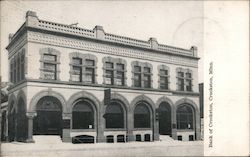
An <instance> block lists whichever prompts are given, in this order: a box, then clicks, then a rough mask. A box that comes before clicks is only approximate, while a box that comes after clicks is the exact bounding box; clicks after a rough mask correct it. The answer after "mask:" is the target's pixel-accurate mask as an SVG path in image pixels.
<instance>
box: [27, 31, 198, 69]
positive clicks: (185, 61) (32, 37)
mask: <svg viewBox="0 0 250 157" xmlns="http://www.w3.org/2000/svg"><path fill="white" fill-rule="evenodd" d="M28 42H36V43H41V44H48V45H54V46H60V47H67V48H73V49H80V50H87V51H92V52H96V53H105V54H109V55H116V56H123V57H130V58H136V59H144V60H150V61H156V62H162V63H168V64H175V65H183V66H190V67H195V68H197V67H198V61H197V60H194V59H192V58H187V57H183V56H173V55H167V54H160V53H153V52H152V51H148V50H142V49H141V50H140V49H133V48H127V47H121V46H117V45H110V44H106V43H101V42H94V41H91V40H84V39H81V40H79V39H76V38H75V39H72V38H69V37H63V36H58V35H50V34H45V33H39V32H33V31H28Z"/></svg>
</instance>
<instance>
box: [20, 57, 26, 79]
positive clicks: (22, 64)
mask: <svg viewBox="0 0 250 157" xmlns="http://www.w3.org/2000/svg"><path fill="white" fill-rule="evenodd" d="M20 67H21V80H23V79H24V78H25V72H24V68H25V55H24V54H22V55H21V66H20Z"/></svg>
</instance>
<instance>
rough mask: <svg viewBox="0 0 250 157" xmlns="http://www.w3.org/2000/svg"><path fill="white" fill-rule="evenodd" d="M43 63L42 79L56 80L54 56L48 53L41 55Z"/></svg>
mask: <svg viewBox="0 0 250 157" xmlns="http://www.w3.org/2000/svg"><path fill="white" fill-rule="evenodd" d="M43 59H44V63H43V69H44V71H43V74H44V79H46V80H56V79H57V78H56V74H57V64H56V63H55V62H56V56H55V55H50V54H44V55H43Z"/></svg>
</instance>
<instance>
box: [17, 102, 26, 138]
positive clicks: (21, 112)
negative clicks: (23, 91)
mask: <svg viewBox="0 0 250 157" xmlns="http://www.w3.org/2000/svg"><path fill="white" fill-rule="evenodd" d="M27 130H28V120H27V117H26V105H25V103H24V100H23V99H22V98H20V99H19V100H18V105H17V141H25V140H26V139H27V137H28V132H27Z"/></svg>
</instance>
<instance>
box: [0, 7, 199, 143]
mask: <svg viewBox="0 0 250 157" xmlns="http://www.w3.org/2000/svg"><path fill="white" fill-rule="evenodd" d="M141 31H143V30H141ZM6 49H7V50H8V60H9V81H10V82H11V86H10V87H9V98H8V107H7V109H6V113H5V115H6V116H7V118H5V119H6V120H5V121H6V130H4V133H5V135H6V138H7V139H8V140H9V141H25V142H36V141H35V140H34V138H33V136H35V135H58V136H60V138H61V140H62V141H63V142H72V143H98V142H114V143H116V142H130V141H158V140H159V137H160V135H168V136H169V137H171V138H173V139H174V140H182V141H193V140H200V138H201V132H200V105H199V87H198V60H199V58H198V56H197V47H195V46H191V48H190V49H183V48H177V47H173V46H168V45H163V44H159V43H158V42H157V40H156V39H155V38H150V39H149V40H148V41H143V40H138V39H133V38H129V37H123V36H119V35H114V34H110V33H107V32H105V31H104V29H103V27H102V26H96V27H95V28H94V29H93V30H88V29H83V28H79V27H77V26H74V25H66V24H59V23H55V22H49V21H45V20H42V19H39V18H38V16H37V14H36V12H33V11H28V12H27V13H26V20H25V22H24V24H23V25H22V26H21V27H20V28H19V29H18V30H17V32H16V33H15V34H12V35H10V36H9V44H8V46H7V47H6Z"/></svg>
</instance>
